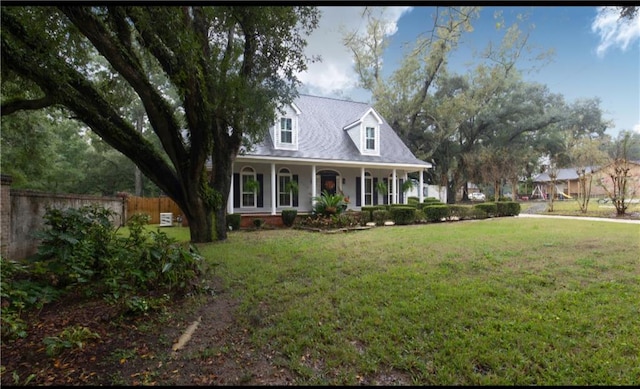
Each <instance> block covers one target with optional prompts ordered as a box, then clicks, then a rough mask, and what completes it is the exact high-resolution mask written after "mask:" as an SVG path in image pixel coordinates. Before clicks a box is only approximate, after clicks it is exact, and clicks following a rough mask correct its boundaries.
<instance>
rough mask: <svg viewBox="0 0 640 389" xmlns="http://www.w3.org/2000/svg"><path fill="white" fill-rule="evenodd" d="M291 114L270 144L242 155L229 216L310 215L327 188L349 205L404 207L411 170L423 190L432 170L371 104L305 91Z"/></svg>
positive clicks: (272, 130)
mask: <svg viewBox="0 0 640 389" xmlns="http://www.w3.org/2000/svg"><path fill="white" fill-rule="evenodd" d="M284 111H285V113H284V114H278V117H277V120H276V122H275V124H274V125H271V126H270V127H269V133H268V135H267V136H266V137H265V139H264V141H263V142H261V143H260V144H256V145H254V146H253V147H252V148H251V149H250V150H241V152H240V153H239V155H238V156H237V157H236V159H235V161H234V163H233V178H232V185H231V193H230V194H229V202H228V204H227V212H228V213H241V214H252V213H253V214H259V213H263V214H265V213H266V214H271V215H276V214H279V213H280V212H281V211H282V210H283V209H292V208H293V209H297V210H298V212H301V213H304V212H311V211H312V209H313V204H312V198H313V197H314V196H320V195H321V193H322V192H323V191H325V190H326V191H328V192H329V193H332V194H335V193H339V194H343V195H344V196H345V197H347V198H348V199H349V204H348V209H360V208H361V207H362V206H365V205H377V204H396V203H401V204H402V203H406V200H407V196H406V194H405V193H402V190H401V189H400V188H401V187H402V184H403V182H404V181H405V180H407V179H408V177H407V174H408V173H412V172H418V173H420V174H419V176H420V180H419V185H420V187H422V185H423V182H422V172H423V171H424V170H425V169H429V168H431V164H430V163H428V162H424V161H421V160H419V159H417V158H416V157H415V156H414V155H413V153H412V152H411V151H410V150H409V148H408V147H407V146H406V145H405V144H404V143H403V142H402V140H401V139H400V138H399V137H398V135H397V134H396V133H395V132H394V131H393V129H392V128H391V126H389V124H388V123H387V122H386V121H385V120H384V118H382V117H381V116H380V114H378V113H377V112H376V111H375V110H374V109H373V108H372V107H371V105H369V104H366V103H358V102H353V101H345V100H338V99H333V98H326V97H315V96H309V95H300V96H299V97H298V98H297V99H296V100H295V101H294V103H293V104H292V105H291V106H289V107H285V109H284ZM292 181H294V182H296V183H297V187H298V190H297V192H295V191H293V190H291V187H290V186H289V185H288V184H289V183H290V182H292ZM253 182H257V183H258V184H257V190H253V189H252V183H253ZM379 182H384V183H386V184H387V188H388V191H387V193H385V194H384V195H382V194H380V193H379V192H378V191H377V190H376V188H377V185H378V183H379ZM422 200H423V194H422V193H420V201H421V202H422Z"/></svg>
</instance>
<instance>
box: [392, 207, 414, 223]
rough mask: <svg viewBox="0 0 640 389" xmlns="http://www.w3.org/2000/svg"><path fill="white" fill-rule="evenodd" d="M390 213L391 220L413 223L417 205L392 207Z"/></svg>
mask: <svg viewBox="0 0 640 389" xmlns="http://www.w3.org/2000/svg"><path fill="white" fill-rule="evenodd" d="M389 215H390V216H391V220H393V222H394V223H395V224H398V225H406V224H412V223H413V222H414V221H415V219H416V208H415V207H407V206H404V207H390V208H389Z"/></svg>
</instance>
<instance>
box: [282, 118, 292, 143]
mask: <svg viewBox="0 0 640 389" xmlns="http://www.w3.org/2000/svg"><path fill="white" fill-rule="evenodd" d="M280 142H281V143H287V144H292V143H293V120H292V119H291V118H280Z"/></svg>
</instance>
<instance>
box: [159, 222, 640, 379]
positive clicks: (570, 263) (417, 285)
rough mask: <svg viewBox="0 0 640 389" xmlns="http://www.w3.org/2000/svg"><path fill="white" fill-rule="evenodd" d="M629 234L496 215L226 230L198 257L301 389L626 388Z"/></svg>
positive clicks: (635, 362)
mask: <svg viewBox="0 0 640 389" xmlns="http://www.w3.org/2000/svg"><path fill="white" fill-rule="evenodd" d="M179 230H186V229H183V228H180V227H174V228H167V229H165V230H164V231H167V232H168V233H169V232H171V233H172V234H173V233H178V232H179ZM187 235H188V234H187ZM639 238H640V226H639V225H635V224H634V225H630V224H617V223H608V222H600V221H565V220H545V219H519V218H500V219H488V220H479V221H469V222H458V223H441V224H427V225H416V226H403V227H400V226H395V227H377V228H373V229H371V230H366V231H357V232H349V233H340V234H323V233H312V232H306V231H300V230H290V229H282V230H261V231H234V232H231V233H230V234H229V238H228V240H227V241H226V242H222V243H214V244H208V245H202V246H200V250H201V253H202V254H203V255H204V256H205V257H206V258H207V259H208V261H210V263H211V264H212V265H214V266H212V268H213V269H214V270H213V271H214V272H215V274H216V275H218V276H222V277H223V279H225V280H226V282H227V284H228V285H227V288H228V290H229V291H230V292H231V293H233V294H234V295H237V297H238V298H239V299H240V300H241V301H242V304H241V309H240V312H238V316H239V320H240V325H242V326H243V327H244V328H246V329H247V331H248V332H249V333H250V334H251V337H252V339H253V341H254V342H255V345H256V347H263V348H264V349H266V350H274V351H275V355H276V358H277V362H278V363H279V364H281V365H282V366H285V367H287V368H288V369H290V370H292V371H294V372H295V373H296V375H297V381H296V382H295V383H296V384H299V385H316V384H317V385H340V384H345V385H354V384H369V385H374V384H376V383H378V384H384V383H387V384H393V383H395V384H405V385H410V384H415V385H633V384H638V383H640V337H639V336H638V334H640V259H639V254H638V253H639V252H640V239H639ZM214 351H215V350H205V351H203V352H214ZM389 377H394V379H395V381H389V380H390V378H389Z"/></svg>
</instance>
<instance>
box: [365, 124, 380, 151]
mask: <svg viewBox="0 0 640 389" xmlns="http://www.w3.org/2000/svg"><path fill="white" fill-rule="evenodd" d="M369 132H371V133H372V134H371V135H369ZM370 141H371V142H373V147H369V142H370ZM377 144H378V142H377V137H376V128H375V127H369V126H366V127H365V128H364V149H365V150H367V151H369V152H373V151H376V145H377Z"/></svg>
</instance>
